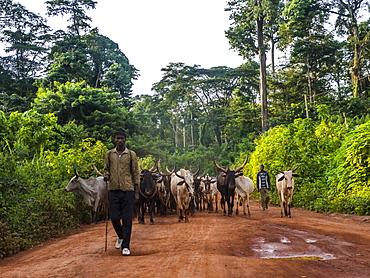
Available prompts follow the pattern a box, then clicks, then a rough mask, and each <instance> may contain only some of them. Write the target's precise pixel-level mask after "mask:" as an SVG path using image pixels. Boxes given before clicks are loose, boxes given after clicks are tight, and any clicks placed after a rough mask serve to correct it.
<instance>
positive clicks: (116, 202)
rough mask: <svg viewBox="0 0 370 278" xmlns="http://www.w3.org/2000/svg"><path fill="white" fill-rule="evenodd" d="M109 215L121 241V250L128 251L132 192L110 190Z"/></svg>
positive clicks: (132, 205) (132, 200)
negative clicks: (125, 249) (126, 249)
mask: <svg viewBox="0 0 370 278" xmlns="http://www.w3.org/2000/svg"><path fill="white" fill-rule="evenodd" d="M108 198H109V214H110V218H111V220H112V225H113V228H114V230H115V231H116V234H117V236H118V238H120V239H123V242H122V245H121V248H129V249H130V239H131V231H132V214H133V207H134V191H122V190H110V191H109V194H108Z"/></svg>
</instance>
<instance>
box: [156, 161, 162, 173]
mask: <svg viewBox="0 0 370 278" xmlns="http://www.w3.org/2000/svg"><path fill="white" fill-rule="evenodd" d="M157 170H158V173H160V172H161V160H160V159H159V160H158V163H157Z"/></svg>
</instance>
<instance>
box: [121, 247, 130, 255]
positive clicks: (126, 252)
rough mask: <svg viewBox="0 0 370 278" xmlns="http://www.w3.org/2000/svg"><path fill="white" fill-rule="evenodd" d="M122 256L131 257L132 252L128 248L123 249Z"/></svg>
mask: <svg viewBox="0 0 370 278" xmlns="http://www.w3.org/2000/svg"><path fill="white" fill-rule="evenodd" d="M122 255H124V256H128V255H130V250H129V249H128V248H123V249H122Z"/></svg>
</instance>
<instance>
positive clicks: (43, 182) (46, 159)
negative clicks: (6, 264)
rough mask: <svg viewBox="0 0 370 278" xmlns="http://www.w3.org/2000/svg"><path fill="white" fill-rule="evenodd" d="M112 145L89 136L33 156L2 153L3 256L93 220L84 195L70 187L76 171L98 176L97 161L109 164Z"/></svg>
mask: <svg viewBox="0 0 370 278" xmlns="http://www.w3.org/2000/svg"><path fill="white" fill-rule="evenodd" d="M106 150H107V148H106V147H105V146H104V145H103V144H102V142H100V141H95V140H93V139H86V140H83V141H81V142H80V143H79V144H78V145H76V146H75V147H74V148H71V147H70V146H68V145H61V146H60V148H59V150H58V151H56V152H55V151H45V152H43V153H41V154H39V155H38V156H37V157H36V156H35V157H34V158H33V159H29V160H26V159H20V158H19V157H18V156H17V153H15V152H13V153H2V152H1V153H0V154H1V156H0V165H1V167H2V169H3V171H2V172H1V173H0V177H1V182H0V197H1V198H0V200H1V201H0V234H1V235H3V236H4V238H3V239H2V240H1V241H0V250H2V251H1V253H0V258H1V257H6V256H10V255H12V254H14V253H16V252H19V251H21V250H24V249H26V248H29V247H30V246H33V245H35V244H38V243H40V242H43V241H45V240H48V239H50V238H53V237H58V236H61V235H63V234H65V233H67V232H69V231H71V230H73V229H75V228H76V227H78V226H79V225H80V224H82V223H88V222H89V221H90V220H91V216H90V209H89V207H88V206H87V205H86V204H85V203H84V202H83V200H82V197H81V196H79V195H77V194H74V193H67V192H66V191H65V190H64V188H65V187H66V185H67V184H68V181H69V180H70V179H71V178H72V177H73V176H74V173H73V167H76V168H77V169H78V171H79V173H80V175H81V176H86V177H87V176H96V175H97V174H96V173H95V172H94V169H93V167H92V164H95V165H96V166H97V168H98V169H103V158H104V155H105V152H106Z"/></svg>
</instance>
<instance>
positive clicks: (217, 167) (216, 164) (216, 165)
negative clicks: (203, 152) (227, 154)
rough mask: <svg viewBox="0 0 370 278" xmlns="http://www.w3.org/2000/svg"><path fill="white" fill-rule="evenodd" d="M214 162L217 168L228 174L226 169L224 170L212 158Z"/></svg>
mask: <svg viewBox="0 0 370 278" xmlns="http://www.w3.org/2000/svg"><path fill="white" fill-rule="evenodd" d="M212 160H213V163H214V164H215V166H216V167H217V168H218V169H219V170H220V171H222V172H224V173H226V172H227V171H226V169H224V168H222V167H221V166H219V165H218V164H217V163H216V161H215V160H214V159H213V158H212Z"/></svg>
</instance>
